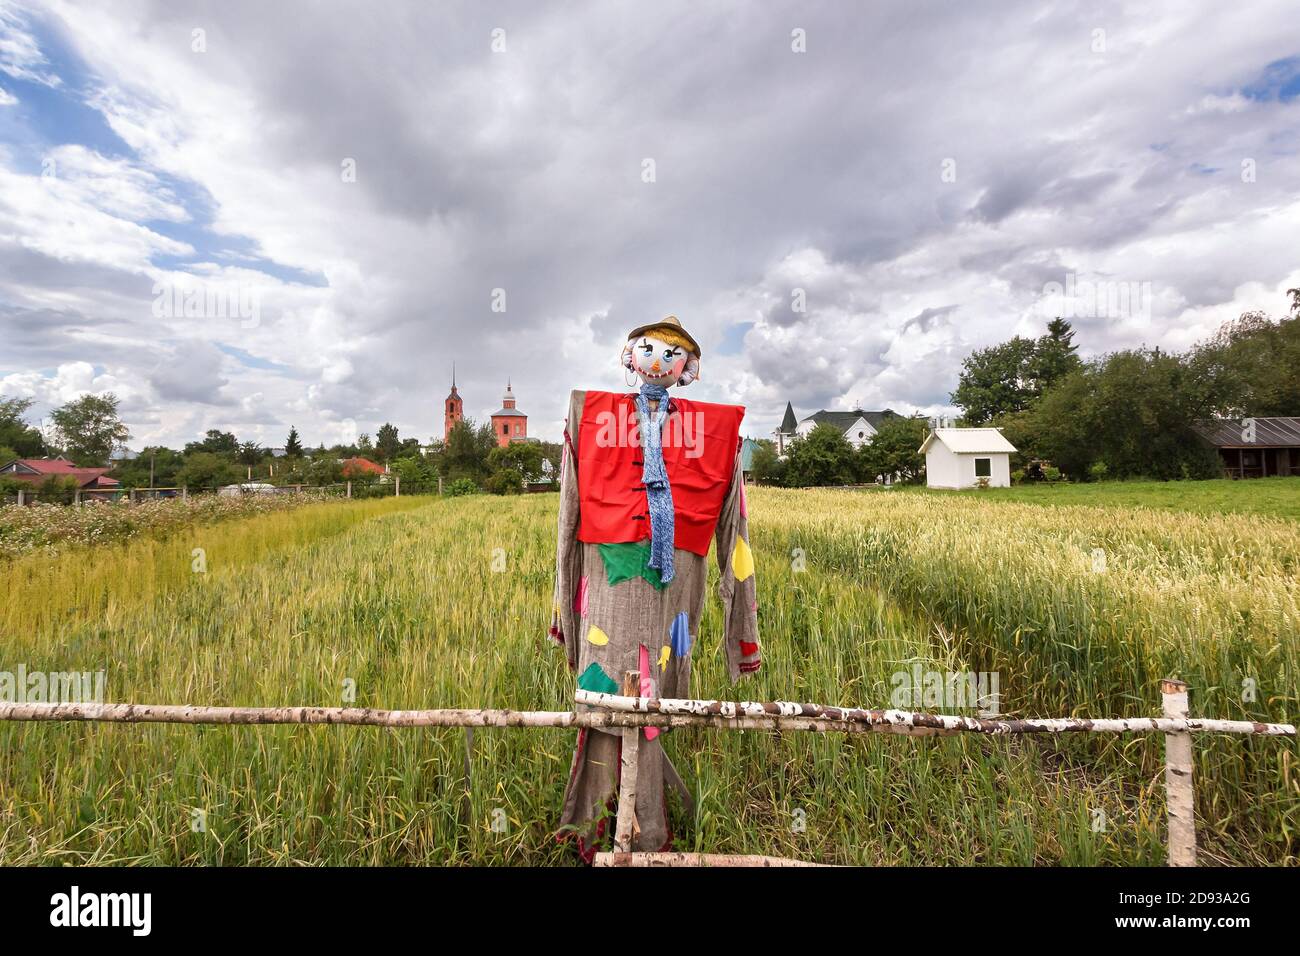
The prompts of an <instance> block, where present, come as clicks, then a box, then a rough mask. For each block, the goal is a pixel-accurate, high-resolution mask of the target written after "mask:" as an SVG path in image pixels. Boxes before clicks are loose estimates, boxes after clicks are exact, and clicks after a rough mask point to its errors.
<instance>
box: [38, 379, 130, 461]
mask: <svg viewBox="0 0 1300 956" xmlns="http://www.w3.org/2000/svg"><path fill="white" fill-rule="evenodd" d="M118 405H119V402H118V398H117V396H116V395H114V394H113V393H112V392H105V393H104V394H103V395H89V394H87V395H82V396H81V397H80V398H76V399H73V400H72V401H70V402H68V403H67V404H66V405H63V406H62V407H60V408H56V409H55V410H54V411H53V412H52V413H51V415H50V420H51V421H52V422H53V423H54V430H55V435H56V436H57V441H58V443H59V446H60V447H61V448H62V449H63V452H64V454H66V455H67V456H68V457H69V458H71V459H72V461H73V462H74V463H76V464H78V465H85V466H92V467H93V466H102V465H106V464H107V463H108V459H109V456H110V455H112V454H113V452H114V451H115V450H116V449H118V448H121V447H122V446H123V445H125V444H126V441H127V439H129V438H130V437H131V433H130V432H129V431H127V428H126V426H125V425H124V424H122V420H121V419H120V418H118V415H117V408H118Z"/></svg>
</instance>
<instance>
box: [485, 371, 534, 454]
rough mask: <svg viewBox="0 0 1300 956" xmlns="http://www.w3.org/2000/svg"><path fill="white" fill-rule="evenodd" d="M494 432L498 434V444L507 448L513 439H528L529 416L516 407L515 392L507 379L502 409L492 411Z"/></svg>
mask: <svg viewBox="0 0 1300 956" xmlns="http://www.w3.org/2000/svg"><path fill="white" fill-rule="evenodd" d="M492 433H493V434H494V435H496V436H497V445H498V447H500V448H505V447H506V445H509V444H510V443H511V442H512V441H526V440H527V439H528V416H527V415H525V414H524V413H523V412H521V411H520V410H519V409H517V408H515V393H514V392H512V391H511V390H510V382H509V380H507V381H506V394H505V396H504V397H503V398H502V399H501V409H500V411H496V412H493V413H492Z"/></svg>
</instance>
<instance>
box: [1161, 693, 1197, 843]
mask: <svg viewBox="0 0 1300 956" xmlns="http://www.w3.org/2000/svg"><path fill="white" fill-rule="evenodd" d="M1160 696H1161V697H1162V698H1163V702H1164V715H1165V716H1166V717H1169V718H1173V719H1176V720H1186V719H1187V685H1186V684H1184V683H1183V682H1182V681H1180V680H1173V679H1165V680H1162V681H1161V682H1160ZM1194 803H1195V801H1194V798H1193V790H1192V735H1191V734H1189V733H1187V732H1186V731H1183V732H1181V733H1167V734H1165V804H1166V808H1167V812H1168V816H1169V861H1168V862H1169V865H1170V866H1195V865H1196V820H1195V817H1194Z"/></svg>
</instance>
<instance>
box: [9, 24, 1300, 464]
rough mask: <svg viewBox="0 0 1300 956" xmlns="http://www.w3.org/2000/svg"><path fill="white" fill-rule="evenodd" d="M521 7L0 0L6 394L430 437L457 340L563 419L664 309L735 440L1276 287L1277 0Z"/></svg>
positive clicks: (609, 382)
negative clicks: (1047, 335)
mask: <svg viewBox="0 0 1300 956" xmlns="http://www.w3.org/2000/svg"><path fill="white" fill-rule="evenodd" d="M542 6H543V5H540V4H535V3H519V4H501V3H465V4H463V5H460V4H451V3H437V4H433V3H410V4H401V3H384V4H373V5H367V4H356V3H342V2H339V3H328V2H319V3H306V2H301V3H274V4H268V3H265V2H248V3H244V2H230V0H223V2H214V3H190V2H179V3H177V2H168V3H163V2H157V3H151V2H146V0H114V2H113V3H111V4H105V3H94V4H91V3H86V4H81V3H70V2H62V0H55V2H50V3H48V4H41V3H31V4H21V5H13V4H10V3H9V0H0V394H6V395H21V396H27V397H31V398H33V399H35V400H36V402H37V405H36V407H35V409H34V413H35V414H36V415H37V416H40V415H43V414H45V413H47V412H48V410H49V409H50V408H52V407H54V406H56V405H58V404H60V403H62V402H64V401H67V400H68V399H70V398H73V397H75V396H77V395H79V394H81V393H84V392H88V391H89V392H105V391H112V392H115V393H116V394H117V395H118V396H119V397H120V398H121V399H122V409H123V413H124V418H125V419H126V421H127V424H128V426H129V427H130V429H131V432H132V440H131V442H130V445H131V446H132V447H134V448H139V447H141V446H143V445H145V444H153V443H164V444H170V445H173V446H176V445H180V444H182V443H184V442H185V441H188V440H192V439H194V438H196V437H198V436H200V435H201V434H202V432H203V431H204V430H205V429H208V428H221V429H223V430H232V431H234V432H235V433H236V434H237V435H238V436H239V437H240V438H241V439H253V440H257V441H260V442H261V443H263V444H267V445H281V444H283V440H284V436H285V434H286V432H287V430H288V427H289V425H291V424H292V425H296V426H297V428H298V430H299V432H300V433H301V434H302V436H303V438H304V440H305V441H306V442H308V443H310V444H312V445H315V444H318V443H322V442H324V443H326V444H332V443H334V442H336V441H340V440H347V441H351V440H354V439H355V438H356V436H357V435H358V434H359V433H362V432H367V433H369V434H371V435H373V434H374V432H375V430H376V428H377V427H378V425H379V424H380V423H382V422H384V421H392V422H393V423H394V424H396V425H397V426H398V427H399V428H400V430H401V433H402V434H403V436H415V437H418V438H420V439H421V440H427V439H428V438H430V437H434V436H438V437H440V436H441V430H442V426H441V402H442V399H443V398H444V397H445V395H446V393H447V387H448V384H449V379H450V373H451V366H452V363H453V361H454V362H455V363H456V368H457V378H458V381H459V384H460V390H461V393H462V394H463V395H464V397H465V399H466V413H467V414H469V415H471V416H475V417H479V418H482V417H483V416H485V415H486V414H488V413H490V412H491V411H493V410H495V409H496V408H497V407H499V405H500V396H501V393H502V391H503V389H504V386H505V382H506V380H507V378H509V379H510V380H511V381H512V382H513V383H514V389H515V392H516V393H517V395H518V397H519V404H520V407H521V408H522V409H523V410H524V411H526V412H528V413H529V415H530V422H529V424H530V429H531V431H532V432H533V434H537V435H540V436H541V437H544V438H556V437H557V436H558V434H559V427H560V424H559V420H560V417H561V415H562V409H563V407H564V405H565V397H566V396H567V394H568V391H569V389H571V388H574V387H586V388H606V389H618V388H622V387H623V381H622V376H621V375H620V370H619V368H618V365H617V355H618V351H619V347H620V345H621V337H622V336H624V335H625V334H626V332H627V331H628V330H629V329H631V328H632V327H634V326H636V325H639V324H642V323H643V322H646V321H649V320H651V319H654V318H658V317H661V316H663V315H665V314H668V313H674V314H676V315H678V316H679V317H680V318H681V319H682V321H683V322H684V324H685V325H686V327H687V328H688V329H689V330H690V331H691V332H692V333H693V334H694V335H695V337H696V338H697V339H698V340H699V341H700V343H701V346H702V349H703V353H704V354H703V359H702V363H701V372H702V377H701V380H700V382H698V383H697V384H694V385H692V386H691V387H690V390H689V392H688V393H687V395H688V396H689V397H694V398H697V399H703V400H711V401H727V402H737V403H741V404H744V405H745V406H746V407H747V408H748V413H747V416H746V426H745V430H746V432H747V433H749V434H753V435H763V434H767V433H768V432H770V430H771V429H772V427H773V426H774V425H775V424H776V422H777V420H778V419H779V417H780V415H781V412H782V411H783V409H784V407H785V402H786V401H787V400H789V401H792V402H793V403H794V406H795V409H796V410H797V411H798V412H799V413H800V414H801V415H803V414H808V413H810V412H812V411H814V410H816V409H818V408H852V407H854V406H855V405H860V406H862V407H865V408H872V409H874V408H883V407H886V406H888V407H892V408H894V409H896V410H899V411H913V410H921V411H925V412H935V411H939V410H941V409H943V408H944V407H945V405H946V403H947V401H948V394H949V392H950V391H951V390H952V389H953V387H954V386H955V384H956V375H957V370H958V367H959V364H960V361H961V359H962V358H963V357H964V356H965V355H966V354H967V353H968V352H969V351H970V350H971V349H972V348H976V347H980V346H984V345H988V344H991V343H994V342H998V341H1001V340H1003V339H1005V338H1007V337H1009V336H1011V335H1012V334H1015V333H1021V334H1031V335H1032V334H1038V333H1040V332H1041V330H1042V327H1043V325H1044V323H1045V322H1046V321H1047V319H1049V318H1050V317H1051V316H1053V315H1056V314H1060V313H1061V312H1063V311H1064V312H1067V313H1068V314H1071V315H1073V316H1074V319H1073V321H1074V324H1075V326H1076V328H1077V329H1078V330H1079V334H1078V336H1077V341H1078V342H1079V343H1080V345H1081V346H1082V350H1083V351H1084V353H1085V354H1097V353H1101V352H1105V351H1109V350H1112V349H1116V348H1124V347H1131V346H1137V345H1141V344H1146V345H1152V346H1154V345H1159V346H1161V347H1167V348H1173V349H1178V348H1184V347H1186V346H1187V345H1189V344H1191V343H1192V342H1194V341H1196V340H1197V339H1198V338H1202V337H1204V336H1205V335H1207V334H1208V333H1210V332H1212V331H1213V330H1214V329H1215V328H1216V327H1217V326H1218V325H1219V324H1220V323H1221V322H1223V321H1225V320H1227V319H1230V318H1233V317H1235V316H1236V315H1238V314H1239V313H1241V312H1242V311H1245V310H1247V309H1256V308H1261V309H1266V310H1268V311H1270V312H1271V313H1273V314H1279V313H1281V312H1282V311H1283V310H1284V307H1285V302H1286V296H1285V290H1286V289H1287V288H1288V287H1289V286H1296V285H1300V257H1297V255H1296V250H1297V248H1298V244H1297V238H1298V236H1300V228H1298V227H1300V34H1297V32H1296V30H1295V15H1294V14H1295V10H1294V4H1293V3H1289V2H1268V0H1261V2H1257V3H1252V4H1251V5H1249V8H1248V9H1247V8H1245V7H1242V6H1240V5H1236V4H1227V3H1223V2H1221V0H1203V2H1191V0H1171V2H1168V3H1160V2H1147V3H1137V2H1132V3H1105V2H1102V3H1080V4H1078V5H1077V6H1075V5H1071V4H1064V3H1063V4H1052V5H1049V4H1042V3H1039V2H1033V3H1024V4H1014V3H1009V2H997V3H979V2H969V3H952V2H947V0H945V2H932V3H926V2H917V3H905V2H902V0H889V2H878V3H872V4H850V3H839V2H834V3H831V2H828V3H825V4H817V3H811V4H810V3H798V4H795V3H790V4H781V3H763V4H752V3H751V4H741V3H736V4H727V3H717V4H708V5H702V4H694V3H674V2H663V3H655V4H648V3H644V2H635V3H618V2H609V0H599V2H592V3H588V4H577V3H572V4H563V5H553V6H551V5H547V7H546V9H538V8H540V7H542ZM1090 289H1091V290H1095V291H1098V292H1105V294H1104V295H1101V296H1099V297H1094V296H1092V295H1089V294H1087V290H1090ZM1107 303H1109V304H1107ZM503 305H504V310H502V306H503Z"/></svg>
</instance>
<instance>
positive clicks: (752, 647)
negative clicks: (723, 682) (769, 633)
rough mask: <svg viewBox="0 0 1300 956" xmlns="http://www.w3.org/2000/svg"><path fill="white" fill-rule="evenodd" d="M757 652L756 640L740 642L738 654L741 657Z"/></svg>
mask: <svg viewBox="0 0 1300 956" xmlns="http://www.w3.org/2000/svg"><path fill="white" fill-rule="evenodd" d="M757 653H758V643H757V642H756V641H741V642H740V655H741V656H742V657H749V656H750V655H751V654H757Z"/></svg>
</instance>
